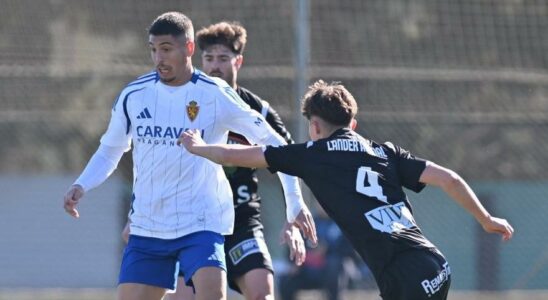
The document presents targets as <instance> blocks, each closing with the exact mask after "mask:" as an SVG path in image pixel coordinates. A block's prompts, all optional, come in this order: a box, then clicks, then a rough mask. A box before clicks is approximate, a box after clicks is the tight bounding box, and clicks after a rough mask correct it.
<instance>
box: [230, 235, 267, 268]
mask: <svg viewBox="0 0 548 300" xmlns="http://www.w3.org/2000/svg"><path fill="white" fill-rule="evenodd" d="M260 252H262V253H264V254H268V249H267V248H266V242H265V241H264V239H263V238H262V237H255V238H251V239H247V240H244V241H242V242H240V243H239V244H237V245H236V246H234V247H232V248H231V249H230V250H229V251H228V255H229V256H230V260H231V261H232V264H234V265H237V264H238V263H239V262H240V261H242V259H244V258H246V257H247V256H249V255H251V254H253V253H260Z"/></svg>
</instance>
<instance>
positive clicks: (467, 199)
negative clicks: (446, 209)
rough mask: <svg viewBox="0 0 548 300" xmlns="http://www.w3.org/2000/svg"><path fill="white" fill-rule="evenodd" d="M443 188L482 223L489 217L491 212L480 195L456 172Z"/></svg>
mask: <svg viewBox="0 0 548 300" xmlns="http://www.w3.org/2000/svg"><path fill="white" fill-rule="evenodd" d="M441 188H442V189H443V190H444V191H445V192H446V193H447V194H448V195H449V196H450V197H451V198H452V199H453V200H455V202H457V203H459V204H460V205H461V206H462V207H464V209H466V210H467V211H468V212H469V213H470V214H472V215H473V216H474V218H476V220H477V221H478V222H479V223H480V224H482V225H483V224H484V222H486V221H487V220H488V219H489V218H490V215H489V212H487V210H486V209H485V207H483V205H482V204H481V202H480V201H479V199H478V197H477V196H476V194H475V193H474V191H472V189H471V188H470V186H468V184H467V183H466V182H465V181H464V179H462V177H460V176H459V175H458V174H456V173H454V172H453V173H452V176H451V178H450V179H449V180H446V182H445V183H444V184H443V185H442V186H441Z"/></svg>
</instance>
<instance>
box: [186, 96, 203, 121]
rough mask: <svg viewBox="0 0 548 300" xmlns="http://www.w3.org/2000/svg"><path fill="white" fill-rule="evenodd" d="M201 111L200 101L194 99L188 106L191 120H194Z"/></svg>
mask: <svg viewBox="0 0 548 300" xmlns="http://www.w3.org/2000/svg"><path fill="white" fill-rule="evenodd" d="M199 112H200V107H199V106H198V102H196V101H194V100H192V101H190V103H188V105H187V106H186V114H187V115H188V118H189V119H190V121H191V122H193V121H194V120H195V119H196V117H197V116H198V113H199Z"/></svg>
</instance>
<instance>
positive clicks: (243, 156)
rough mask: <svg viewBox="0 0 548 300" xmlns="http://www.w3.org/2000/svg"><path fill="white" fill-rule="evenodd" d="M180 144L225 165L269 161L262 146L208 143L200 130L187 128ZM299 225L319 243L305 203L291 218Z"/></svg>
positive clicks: (251, 165) (262, 165)
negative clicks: (201, 135) (203, 138)
mask: <svg viewBox="0 0 548 300" xmlns="http://www.w3.org/2000/svg"><path fill="white" fill-rule="evenodd" d="M177 144H178V145H183V146H184V147H185V148H186V149H187V150H188V152H190V153H192V154H195V155H198V156H201V157H204V158H207V159H209V160H211V161H213V162H216V163H218V164H221V165H224V166H239V167H247V168H266V167H268V163H267V162H266V159H265V157H264V153H263V149H262V147H261V146H245V145H236V144H231V145H208V144H206V143H205V142H204V140H202V138H201V137H200V132H199V131H198V130H187V131H185V132H183V133H182V134H181V136H180V137H179V139H178V140H177ZM291 221H292V222H293V223H294V224H295V225H296V226H298V227H299V228H300V229H301V230H302V231H303V234H304V236H305V237H306V238H308V239H310V241H311V242H312V244H314V245H315V244H316V243H317V240H318V238H317V235H316V225H315V224H314V218H312V214H311V213H310V211H309V210H308V208H307V207H306V205H304V206H303V207H302V208H301V210H300V211H299V213H298V214H297V216H296V217H295V218H294V220H293V219H292V220H291Z"/></svg>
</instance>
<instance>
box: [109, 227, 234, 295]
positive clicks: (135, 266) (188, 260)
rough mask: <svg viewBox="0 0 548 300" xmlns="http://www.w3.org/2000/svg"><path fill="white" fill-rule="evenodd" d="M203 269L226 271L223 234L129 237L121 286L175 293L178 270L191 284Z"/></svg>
mask: <svg viewBox="0 0 548 300" xmlns="http://www.w3.org/2000/svg"><path fill="white" fill-rule="evenodd" d="M203 267H218V268H221V269H223V270H225V271H226V262H225V253H224V237H223V236H222V235H220V234H218V233H215V232H212V231H199V232H194V233H191V234H189V235H185V236H182V237H180V238H177V239H173V240H164V239H158V238H150V237H143V236H137V235H130V236H129V241H128V244H127V246H126V249H125V251H124V257H123V258H122V266H121V267H120V276H119V279H118V284H121V283H141V284H147V285H152V286H158V287H163V288H166V289H169V290H175V288H176V283H177V274H178V273H179V269H180V270H181V273H184V274H185V279H186V281H187V283H189V282H190V279H191V278H192V276H194V273H195V272H196V271H197V270H198V269H200V268H203Z"/></svg>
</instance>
